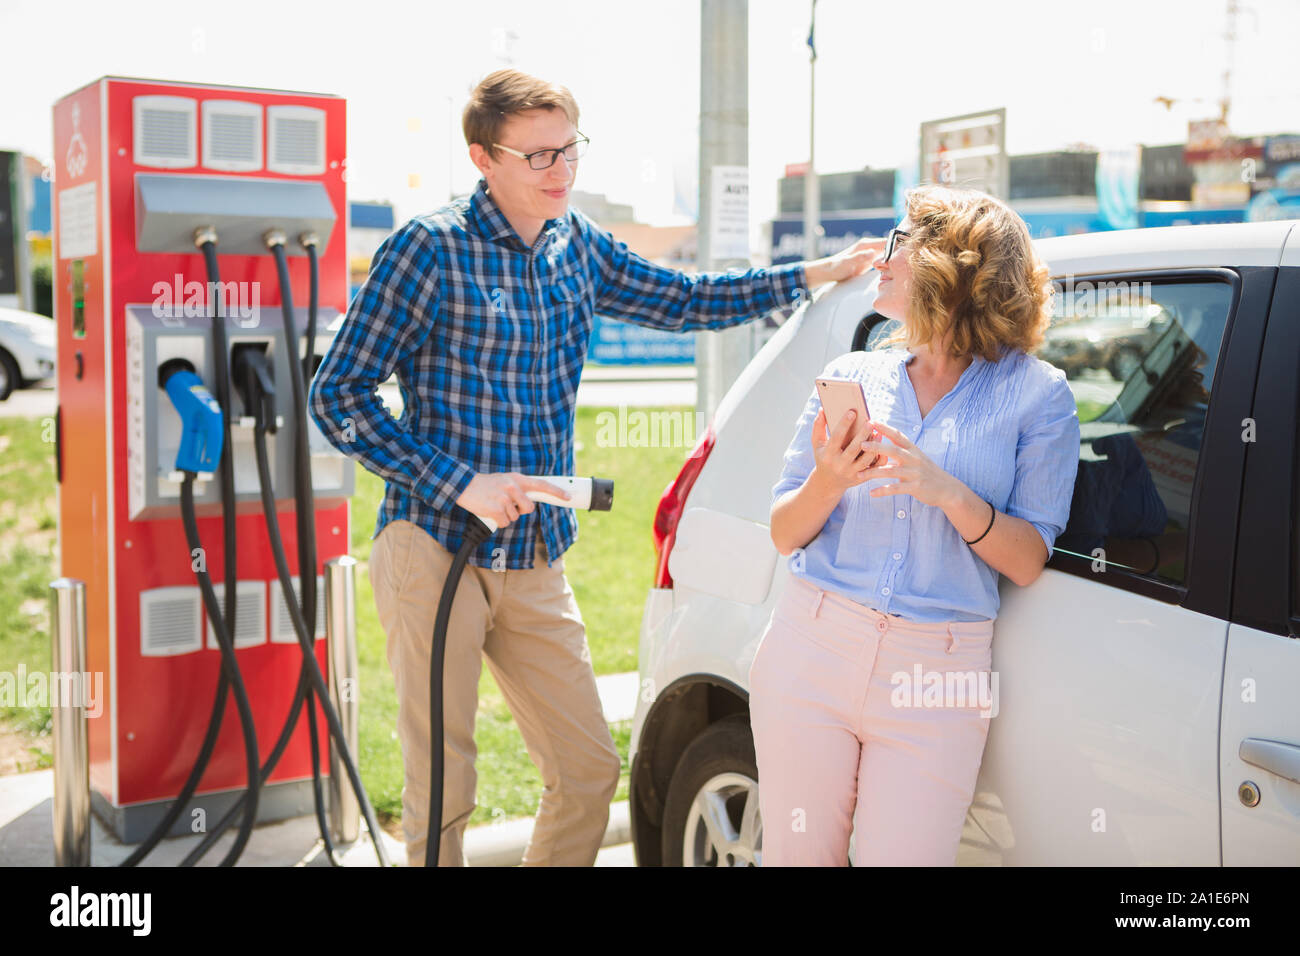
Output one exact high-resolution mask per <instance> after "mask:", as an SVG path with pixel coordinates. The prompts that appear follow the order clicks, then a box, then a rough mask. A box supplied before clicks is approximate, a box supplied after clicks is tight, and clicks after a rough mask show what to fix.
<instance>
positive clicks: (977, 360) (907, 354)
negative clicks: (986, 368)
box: [898, 345, 1007, 375]
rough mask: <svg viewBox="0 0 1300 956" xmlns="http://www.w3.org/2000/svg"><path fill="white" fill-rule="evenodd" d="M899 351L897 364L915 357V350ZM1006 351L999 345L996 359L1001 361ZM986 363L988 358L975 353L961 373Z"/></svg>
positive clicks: (906, 362)
mask: <svg viewBox="0 0 1300 956" xmlns="http://www.w3.org/2000/svg"><path fill="white" fill-rule="evenodd" d="M901 351H902V353H903V354H902V355H900V356H899V357H898V364H900V365H906V364H908V363H909V362H911V361H912V359H914V358H915V357H916V353H915V352H911V351H908V350H907V349H902V350H901ZM1006 353H1007V346H1005V345H1002V346H999V347H998V361H1001V360H1002V358H1003V357H1004V356H1005V355H1006ZM986 364H988V359H986V358H984V356H982V355H980V354H979V353H976V354H975V355H974V356H973V360H972V361H971V363H970V365H968V366H967V367H966V369H965V370H963V372H962V374H963V375H964V374H966V372H967V371H969V370H970V369H973V368H975V367H977V366H979V365H986Z"/></svg>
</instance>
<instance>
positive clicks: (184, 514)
mask: <svg viewBox="0 0 1300 956" xmlns="http://www.w3.org/2000/svg"><path fill="white" fill-rule="evenodd" d="M181 520H182V522H183V523H184V525H185V539H186V541H187V542H188V544H189V547H190V553H191V554H193V553H194V551H195V550H197V551H198V552H199V554H200V555H201V554H202V553H203V545H202V542H201V541H200V540H199V525H198V521H197V520H196V519H195V517H194V473H193V472H191V471H187V472H185V479H184V480H183V481H182V482H181ZM194 574H195V576H196V577H197V578H198V579H199V591H200V592H201V593H202V595H203V605H204V607H205V608H206V609H207V612H208V618H209V620H210V621H211V623H212V629H213V631H215V632H216V635H217V644H218V645H220V647H221V660H222V665H223V673H225V674H226V675H227V676H228V678H229V680H230V682H231V684H232V685H233V688H234V692H235V707H236V709H237V710H238V712H239V722H240V725H241V727H242V729H243V732H244V757H245V760H246V762H247V765H248V790H247V791H246V794H247V795H248V797H249V798H250V799H248V800H247V801H246V802H245V810H244V824H243V825H242V826H240V828H239V834H238V835H237V836H236V837H235V843H234V845H233V846H232V847H231V848H230V852H229V853H227V854H226V856H225V858H224V859H223V860H222V861H221V865H222V866H233V865H234V863H235V861H236V860H237V859H239V854H240V853H242V852H243V851H244V845H245V844H246V843H247V842H248V837H249V834H250V833H251V832H252V822H253V820H254V818H256V816H257V798H258V789H257V779H258V760H257V729H256V728H255V727H254V726H253V708H252V707H251V706H250V704H249V702H248V691H247V689H246V688H245V687H244V679H243V677H242V676H241V675H240V673H239V664H238V663H237V662H236V660H235V642H234V639H233V638H232V636H231V631H230V630H229V628H227V626H226V621H225V619H224V618H223V617H222V614H221V605H220V604H219V603H218V602H217V592H216V590H215V589H214V588H213V587H212V578H211V577H210V576H209V574H208V570H207V566H206V565H205V564H203V563H200V565H199V568H198V569H197V570H196V571H195V572H194ZM227 588H229V585H227Z"/></svg>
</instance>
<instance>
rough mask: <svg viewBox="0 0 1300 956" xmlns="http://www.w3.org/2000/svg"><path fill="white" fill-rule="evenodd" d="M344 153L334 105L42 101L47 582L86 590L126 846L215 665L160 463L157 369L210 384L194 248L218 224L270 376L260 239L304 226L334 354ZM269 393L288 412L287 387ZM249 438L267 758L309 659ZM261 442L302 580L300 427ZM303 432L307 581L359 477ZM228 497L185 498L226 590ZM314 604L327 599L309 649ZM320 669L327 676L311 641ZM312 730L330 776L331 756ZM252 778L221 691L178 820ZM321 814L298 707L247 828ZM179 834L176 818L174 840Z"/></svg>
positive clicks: (206, 488) (208, 99)
mask: <svg viewBox="0 0 1300 956" xmlns="http://www.w3.org/2000/svg"><path fill="white" fill-rule="evenodd" d="M345 144H346V137H345V102H344V100H342V99H341V98H338V97H335V96H326V95H316V94H310V93H292V92H283V91H273V90H259V89H248V88H241V87H228V86H212V85H203V84H189V83H171V82H160V81H152V80H140V79H128V78H121V77H104V78H101V79H99V80H96V81H95V82H93V83H90V84H89V85H87V86H84V87H82V88H81V89H79V90H77V91H75V92H73V93H70V94H68V95H67V96H65V97H64V98H62V99H61V100H59V101H58V103H57V104H56V105H55V106H54V164H53V165H54V174H55V175H54V184H53V204H54V205H53V219H54V226H55V241H54V261H55V280H54V291H55V315H56V322H57V326H58V371H57V376H58V403H59V413H58V427H57V432H58V453H57V461H58V472H59V555H60V562H61V568H60V573H61V574H62V575H63V576H65V577H68V578H76V579H80V580H81V581H84V582H85V586H86V621H87V623H86V627H87V665H86V666H87V669H88V670H90V671H91V672H92V673H94V672H97V671H98V672H102V673H103V674H104V681H103V687H104V698H105V699H104V701H103V707H102V713H101V715H100V716H99V717H96V718H93V719H91V720H90V722H89V746H90V783H91V791H92V804H93V806H94V808H95V810H96V812H97V813H98V814H99V815H100V816H101V818H102V819H104V821H105V822H106V823H107V824H108V825H109V826H110V827H111V828H112V829H113V830H114V831H115V832H116V833H117V834H118V836H119V837H120V838H121V839H123V840H124V841H125V842H135V841H138V840H139V839H140V838H141V837H142V835H143V834H144V833H145V832H147V831H148V829H149V828H150V827H151V826H152V824H153V823H154V822H155V821H157V820H158V819H160V818H161V816H162V813H163V810H164V809H165V807H166V805H167V801H168V800H170V799H172V798H174V797H175V796H176V795H177V793H178V792H179V791H180V789H181V787H182V784H183V783H184V781H185V779H186V777H187V775H188V774H189V772H190V769H191V767H192V766H193V764H194V761H195V756H196V754H197V752H198V751H199V748H200V744H201V741H202V739H203V736H204V732H205V729H206V726H207V721H208V717H209V714H210V711H211V708H212V706H213V700H214V696H215V691H216V686H217V681H218V675H219V671H220V668H221V654H220V652H219V650H218V647H217V644H216V643H215V640H214V638H213V635H212V633H211V630H210V629H209V628H208V626H207V622H206V620H205V615H204V610H203V604H202V601H201V599H200V593H199V588H198V586H197V584H196V579H195V573H194V566H193V564H194V561H195V560H197V559H196V558H195V556H193V555H192V554H191V551H190V549H189V547H188V546H187V541H186V537H185V534H184V530H183V528H182V522H181V517H180V510H179V506H178V501H179V490H178V489H179V484H178V478H177V475H176V473H175V472H174V471H173V465H172V462H171V460H172V459H174V458H175V451H176V443H177V440H178V438H177V436H178V433H179V428H180V425H179V419H177V418H176V411H175V410H174V409H173V408H172V407H171V406H170V405H168V404H167V401H166V396H165V395H164V393H163V390H162V388H161V387H160V386H159V384H158V382H157V380H156V374H157V372H156V370H157V366H158V364H159V363H160V362H162V361H163V360H164V359H166V358H168V357H176V356H182V357H185V358H187V359H189V360H190V361H191V362H192V363H193V365H194V366H195V367H196V368H197V369H198V374H199V375H200V376H201V377H202V378H203V379H204V381H205V382H207V383H209V384H210V383H211V370H212V367H213V365H212V362H213V356H212V355H211V351H212V348H211V343H210V341H209V338H208V330H209V327H210V325H211V322H212V318H211V316H210V312H209V310H208V308H207V304H208V295H205V294H203V292H204V291H205V290H204V288H203V284H204V283H205V281H206V276H205V272H204V257H203V255H202V253H201V252H200V250H199V249H197V248H193V241H192V235H191V233H192V231H193V230H192V229H191V228H190V227H191V226H192V225H194V224H196V223H199V224H201V223H203V222H205V221H207V220H208V219H211V220H212V221H213V223H214V224H215V226H216V231H217V234H218V240H217V252H218V255H219V258H220V271H221V283H222V285H223V286H224V287H226V290H227V291H229V292H230V294H229V296H228V298H227V305H228V307H229V310H228V314H227V316H226V318H225V321H226V323H227V325H226V327H227V329H228V333H229V338H230V340H231V342H232V343H238V342H241V341H242V342H245V343H252V344H255V345H258V347H260V348H262V349H264V350H266V351H267V352H268V354H275V353H276V352H277V349H278V352H279V353H280V354H278V355H277V356H276V361H277V362H279V363H280V368H282V369H283V368H287V367H288V366H287V365H286V364H285V363H286V362H287V361H288V357H287V356H286V355H285V354H283V353H284V352H285V351H286V349H285V347H284V346H283V345H282V343H283V341H284V340H283V338H282V337H278V336H277V330H278V329H279V322H280V298H279V281H278V277H277V271H276V264H275V261H274V260H273V259H272V257H271V256H270V255H268V254H266V253H265V251H264V250H260V249H259V248H258V247H257V241H256V238H257V237H259V236H261V234H262V233H263V232H264V230H266V229H268V228H282V229H285V230H286V231H287V232H289V233H290V234H291V235H295V234H296V232H295V230H297V229H298V228H301V227H302V224H303V223H304V222H308V223H310V224H311V226H312V228H316V229H317V230H318V231H319V232H320V234H321V236H320V238H321V242H320V245H319V262H320V267H319V269H320V271H319V302H320V309H319V326H318V337H317V341H316V342H315V343H312V351H313V352H315V353H316V354H318V355H319V354H323V352H324V348H325V346H326V345H327V344H328V340H329V337H330V335H332V331H333V328H332V327H336V326H337V320H338V318H339V317H340V316H341V314H342V313H343V312H344V311H345V310H346V307H347V265H346V238H347V215H348V213H347V204H346V185H345V180H346V153H345ZM250 191H251V192H250ZM241 197H242V198H241ZM264 197H270V198H269V199H265V198H264ZM281 213H283V215H281ZM277 217H278V218H277ZM282 220H283V221H282ZM326 233H328V237H327V235H326ZM289 245H292V244H289ZM187 247H188V248H187ZM289 268H290V276H291V286H292V297H293V301H294V303H295V305H297V304H299V303H306V302H307V301H308V291H309V290H308V262H307V259H306V258H305V256H304V254H303V252H302V250H301V249H290V251H289ZM190 283H198V284H199V287H198V289H197V290H196V287H195V286H193V285H191V284H190ZM206 291H207V292H209V293H210V292H212V291H213V290H211V289H210V288H208V289H206ZM196 295H197V296H198V298H197V299H196V298H195V296H196ZM295 320H296V321H298V322H299V332H300V334H301V331H302V329H303V328H305V327H306V320H305V309H303V308H296V309H295ZM277 343H281V344H280V345H277ZM312 370H314V365H313V366H312ZM279 385H280V388H281V390H282V394H283V395H284V396H285V398H284V399H281V401H285V400H287V396H288V391H289V389H288V383H287V379H284V378H281V379H280V380H279ZM282 407H283V406H282ZM243 413H244V414H245V415H247V414H249V412H248V410H247V409H244V410H243ZM282 414H283V417H284V418H285V419H286V421H287V420H288V419H289V418H290V416H289V415H288V413H287V411H285V412H282ZM312 427H313V429H314V426H312ZM247 432H248V429H247V427H242V428H240V429H237V433H236V435H235V437H234V439H233V440H232V443H231V449H232V452H233V454H234V461H235V467H236V471H237V478H236V482H235V484H236V488H237V490H238V495H237V502H238V507H237V509H236V510H237V512H238V518H237V534H238V545H237V548H236V550H237V551H238V575H237V579H238V585H237V587H236V594H237V595H238V602H239V605H238V613H237V615H236V621H235V622H234V625H233V627H232V628H231V630H232V631H233V632H234V637H235V646H236V656H237V659H238V662H239V668H240V671H241V672H242V674H243V678H244V681H245V683H246V685H247V690H248V695H249V698H250V701H251V705H252V710H253V715H254V719H255V723H256V727H257V743H258V751H259V753H260V754H262V755H265V754H267V753H268V752H269V751H270V750H271V748H272V746H273V745H274V743H275V740H276V738H277V736H278V735H279V732H280V730H281V728H282V726H283V724H284V721H285V719H286V716H287V714H288V711H289V706H290V703H291V700H292V698H293V695H294V692H295V689H296V687H297V685H298V680H299V671H300V668H301V665H302V651H301V649H300V646H299V644H298V643H297V640H296V638H295V636H294V632H293V629H292V627H291V626H289V623H288V614H287V613H286V608H285V604H284V601H283V598H282V594H281V590H280V586H279V584H278V580H277V576H276V569H275V566H274V563H273V560H272V556H271V551H270V547H269V545H268V536H267V528H266V524H265V521H264V517H263V514H262V511H261V508H260V497H259V494H258V486H257V483H256V470H255V468H254V467H253V464H252V462H253V458H252V452H251V443H250V439H249V438H248V434H247ZM271 437H272V438H273V439H274V442H275V445H274V447H273V449H272V452H273V453H276V454H275V497H276V500H277V508H278V510H277V516H278V523H279V526H280V529H281V534H282V535H283V538H284V542H285V550H286V552H287V554H288V558H289V562H290V567H291V572H292V573H293V574H294V575H298V574H299V573H300V570H299V568H298V566H297V554H296V542H297V532H296V528H295V511H294V495H293V486H292V483H291V481H290V480H289V471H288V467H289V461H290V458H291V456H290V454H289V451H288V450H289V448H290V444H289V441H290V437H291V428H290V427H284V428H281V429H280V431H279V432H278V433H277V434H275V435H273V436H271ZM311 441H312V475H313V487H314V489H315V492H314V493H315V528H316V539H317V553H318V558H319V561H320V564H319V565H318V566H317V567H316V568H314V569H312V570H313V572H314V574H315V575H316V576H317V577H318V578H319V576H320V575H321V573H322V568H323V566H324V563H325V562H327V561H329V560H330V559H331V558H334V557H336V556H339V555H343V554H345V553H346V552H347V550H348V542H349V515H348V499H349V497H350V496H351V492H352V482H353V473H352V465H351V463H350V462H348V461H347V460H346V459H344V458H343V457H342V456H340V455H338V453H337V452H335V451H334V450H333V449H332V448H330V447H329V446H328V443H326V442H324V440H323V439H321V438H320V436H319V433H314V434H312V436H311ZM250 476H252V477H250ZM217 485H218V481H217V479H216V478H215V477H211V478H210V480H208V481H206V482H203V483H202V484H196V485H195V488H196V492H197V493H196V495H195V501H196V502H197V514H198V527H199V532H200V535H201V538H202V541H203V546H204V547H203V554H202V555H201V556H200V557H201V559H202V560H204V561H205V562H206V567H207V570H208V572H209V573H210V574H211V576H212V580H213V582H214V583H215V584H216V585H217V587H218V588H220V587H221V586H222V585H223V583H224V582H223V562H224V560H225V559H224V554H223V550H222V549H223V543H222V518H221V515H220V498H219V496H218V494H217ZM322 590H323V589H322V588H320V587H319V585H318V589H317V593H318V605H317V606H318V608H320V610H318V612H317V614H316V620H317V627H316V633H317V635H318V636H321V635H323V631H324V628H323V623H322V622H323V620H324V613H323V607H322V605H323V601H322V600H320V597H319V595H320V594H321V593H322ZM316 654H317V660H318V661H319V663H320V666H321V669H322V670H325V669H326V667H327V660H328V658H327V651H326V647H325V641H324V640H318V641H317V642H316ZM316 707H317V713H318V715H320V717H319V719H320V723H321V726H324V717H323V713H322V712H321V710H320V705H319V702H317V705H316ZM322 737H323V739H322V744H321V748H322V763H323V767H324V769H325V770H326V771H327V770H328V766H329V764H328V750H327V749H326V748H327V747H330V746H331V745H332V742H328V741H327V738H326V735H324V734H322ZM246 778H247V773H246V766H245V762H244V756H243V742H242V738H241V735H240V722H239V719H238V717H237V716H236V713H235V705H234V702H233V699H232V700H228V702H227V705H226V713H225V717H224V719H223V721H222V726H221V734H220V737H219V738H218V742H217V748H216V751H215V752H214V754H213V756H212V759H211V761H210V763H209V765H208V768H207V771H206V773H205V774H204V776H203V777H202V779H201V782H200V785H199V788H198V791H197V796H196V799H195V800H194V801H193V803H192V804H191V805H192V806H194V807H204V808H206V809H205V812H206V813H208V814H209V815H210V814H211V812H212V811H214V810H219V809H223V808H226V807H228V806H230V804H231V803H232V802H233V800H234V799H235V798H236V797H237V796H238V795H239V793H241V792H242V791H243V788H244V787H245V785H246V782H247V779H246ZM311 808H312V798H311V761H310V749H309V742H308V729H307V725H306V720H305V715H304V719H300V720H299V722H298V724H297V728H296V730H295V732H294V736H293V738H292V739H291V742H290V744H289V747H288V749H287V750H286V752H285V754H284V756H283V758H282V759H281V760H280V762H279V764H278V766H277V768H276V769H275V772H274V773H273V774H272V776H271V777H270V779H269V781H268V784H267V786H266V787H265V788H264V789H263V790H262V794H261V798H260V802H259V814H258V819H259V820H270V819H278V818H283V817H287V816H294V815H298V814H303V813H310V812H311ZM191 829H193V826H192V817H191V815H190V814H186V815H184V816H182V818H181V819H180V820H179V821H178V823H177V825H176V827H175V828H174V829H173V832H190V830H191Z"/></svg>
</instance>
